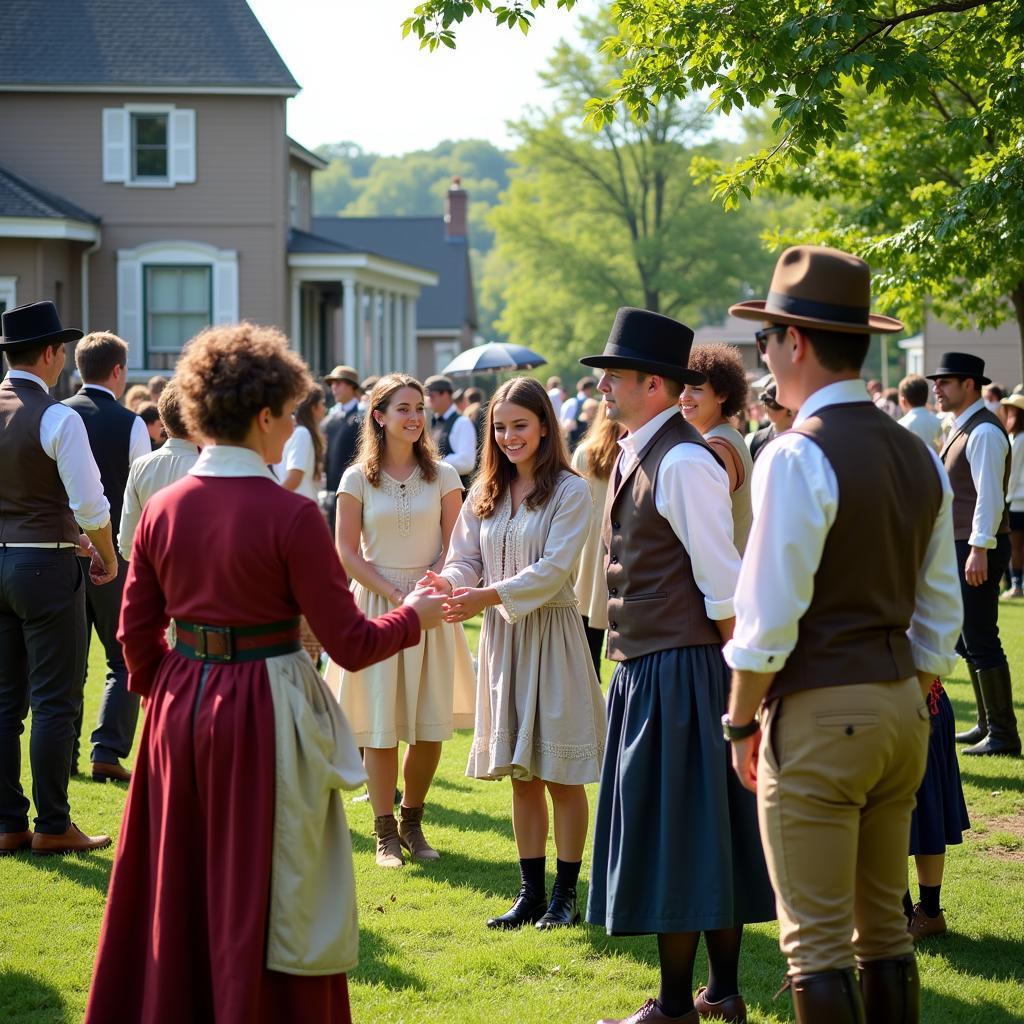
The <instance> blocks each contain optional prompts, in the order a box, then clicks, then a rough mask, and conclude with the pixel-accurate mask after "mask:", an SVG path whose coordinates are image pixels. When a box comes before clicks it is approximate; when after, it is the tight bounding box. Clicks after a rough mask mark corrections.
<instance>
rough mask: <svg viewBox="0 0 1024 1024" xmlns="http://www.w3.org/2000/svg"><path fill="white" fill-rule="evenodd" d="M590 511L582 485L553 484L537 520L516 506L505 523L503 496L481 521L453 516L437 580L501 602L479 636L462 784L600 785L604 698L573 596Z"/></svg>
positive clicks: (573, 480)
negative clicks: (490, 590) (490, 591)
mask: <svg viewBox="0 0 1024 1024" xmlns="http://www.w3.org/2000/svg"><path fill="white" fill-rule="evenodd" d="M592 507H593V499H592V498H591V495H590V488H589V487H588V486H587V482H586V481H585V480H582V479H581V478H580V477H578V476H575V475H573V474H570V473H563V474H562V476H561V478H560V479H559V481H558V483H557V485H556V487H555V491H554V493H553V494H552V496H551V498H550V499H549V500H548V502H547V504H545V505H544V506H543V507H541V508H538V509H535V510H531V509H528V508H527V507H526V503H525V502H523V503H522V504H521V505H520V506H519V510H518V511H517V512H516V514H515V515H512V500H511V497H510V495H509V494H508V493H506V494H505V497H504V499H503V500H502V502H501V503H500V505H499V506H498V509H497V511H496V512H495V513H494V515H493V516H491V517H490V518H488V519H483V520H481V519H480V518H478V517H477V516H476V515H475V514H474V513H473V511H472V508H471V505H470V502H469V501H467V502H466V504H465V505H464V506H463V508H462V513H461V514H460V516H459V521H458V523H457V524H456V526H455V530H454V532H453V533H452V540H451V545H450V547H449V551H448V559H447V561H446V563H445V567H444V570H443V573H442V574H443V575H444V576H445V577H446V578H447V579H448V580H449V581H451V583H452V585H453V586H456V587H475V586H478V585H480V580H481V578H482V580H483V584H482V585H483V586H485V587H494V588H495V589H496V590H497V592H498V594H499V595H500V596H501V604H499V605H497V606H495V607H492V608H488V609H487V610H486V611H485V612H484V622H483V628H482V630H481V632H480V651H479V657H478V662H479V668H478V678H477V702H476V727H475V735H474V737H473V746H472V749H471V750H470V753H469V764H468V766H467V768H466V774H467V775H469V776H471V777H473V778H478V779H497V778H501V777H502V776H505V775H512V776H514V777H515V778H517V779H524V780H529V779H531V778H533V777H535V776H536V777H538V778H541V779H544V780H545V781H548V782H560V783H564V784H567V785H576V784H581V783H585V782H596V781H597V780H598V777H599V776H600V773H601V759H602V757H603V756H604V737H605V709H604V698H603V697H602V695H601V689H600V686H599V685H598V681H597V676H596V674H595V673H594V664H593V661H592V660H591V657H590V649H589V647H588V646H587V640H586V635H585V634H584V632H583V620H582V619H581V618H580V613H579V609H578V608H577V607H576V595H575V594H574V593H573V578H574V576H575V573H576V566H577V564H578V562H579V557H580V552H581V551H582V550H583V545H584V543H585V542H586V539H587V532H588V529H589V524H590V517H591V509H592Z"/></svg>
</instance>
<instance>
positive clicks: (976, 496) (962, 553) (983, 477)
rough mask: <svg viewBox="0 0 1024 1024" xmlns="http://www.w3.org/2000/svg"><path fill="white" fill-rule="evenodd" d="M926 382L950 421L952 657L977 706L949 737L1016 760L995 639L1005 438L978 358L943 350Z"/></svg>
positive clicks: (1006, 554) (1003, 562) (1004, 559)
mask: <svg viewBox="0 0 1024 1024" xmlns="http://www.w3.org/2000/svg"><path fill="white" fill-rule="evenodd" d="M928 379H929V380H930V381H932V384H933V387H934V389H935V400H936V404H937V405H938V407H939V409H941V410H942V411H943V412H948V413H951V414H952V416H953V424H952V426H951V427H950V431H949V436H948V437H947V438H946V442H945V444H944V445H943V446H942V453H941V455H942V463H943V465H944V466H945V467H946V472H947V473H948V474H949V482H950V484H952V487H953V495H954V501H953V538H954V540H955V541H956V555H957V563H958V565H959V567H960V594H961V597H962V598H963V603H964V621H963V629H962V631H961V634H960V640H959V643H958V644H957V652H958V653H959V654H960V655H961V656H962V657H963V658H964V660H965V661H966V662H967V667H968V670H969V671H970V674H971V683H972V685H973V687H974V696H975V700H976V702H977V706H978V716H977V723H976V724H975V726H974V727H973V728H971V729H968V730H966V731H965V732H961V733H957V737H956V738H957V741H958V742H960V743H969V744H971V745H970V746H968V747H965V748H964V751H963V752H964V753H965V754H970V755H975V754H1006V755H1010V756H1017V755H1018V754H1020V751H1021V741H1020V733H1019V732H1018V731H1017V718H1016V715H1015V714H1014V711H1013V690H1012V684H1011V679H1010V666H1009V664H1008V662H1007V660H1006V654H1005V653H1004V651H1003V645H1002V642H1001V641H1000V639H999V583H1000V580H1001V579H1002V578H1003V573H1005V572H1006V567H1007V565H1009V562H1010V520H1009V515H1008V513H1007V509H1006V492H1007V487H1008V485H1009V482H1010V468H1011V465H1010V439H1009V437H1008V436H1007V433H1006V428H1005V427H1004V426H1003V422H1002V420H1001V419H1000V418H999V417H998V416H996V414H995V413H993V412H992V411H991V410H990V409H988V408H987V407H986V405H985V402H984V400H983V399H982V395H981V389H982V388H983V387H984V386H985V385H986V384H988V383H990V381H989V379H988V377H986V376H985V363H984V360H982V359H979V358H978V356H975V355H971V354H970V353H968V352H946V353H945V354H944V355H943V357H942V363H941V365H940V366H939V368H938V369H937V370H936V371H935V372H934V373H930V374H928Z"/></svg>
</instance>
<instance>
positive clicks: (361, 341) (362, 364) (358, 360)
mask: <svg viewBox="0 0 1024 1024" xmlns="http://www.w3.org/2000/svg"><path fill="white" fill-rule="evenodd" d="M364 297H365V292H364V290H363V286H362V285H361V284H360V283H359V282H358V281H357V282H356V333H355V355H354V357H353V359H352V365H353V366H354V367H355V368H356V369H357V370H358V371H359V379H360V380H362V379H363V378H364V377H367V376H369V374H368V373H367V370H366V310H365V309H364V308H363V299H364Z"/></svg>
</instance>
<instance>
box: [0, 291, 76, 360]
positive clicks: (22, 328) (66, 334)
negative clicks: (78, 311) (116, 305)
mask: <svg viewBox="0 0 1024 1024" xmlns="http://www.w3.org/2000/svg"><path fill="white" fill-rule="evenodd" d="M2 323H3V328H2V332H0V351H3V352H16V351H18V349H23V348H28V347H29V346H31V345H40V344H42V343H43V342H49V343H50V344H51V345H58V344H61V343H62V342H65V341H78V339H79V338H80V337H81V336H82V332H81V331H80V330H78V329H77V328H75V327H67V328H65V327H64V326H62V324H61V322H60V317H59V316H57V307H56V306H55V305H54V304H53V303H52V302H50V301H49V300H48V299H47V300H46V301H44V302H30V303H29V304H28V305H27V306H15V307H14V309H8V310H5V311H4V315H3V320H2Z"/></svg>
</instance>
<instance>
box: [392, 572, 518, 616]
mask: <svg viewBox="0 0 1024 1024" xmlns="http://www.w3.org/2000/svg"><path fill="white" fill-rule="evenodd" d="M497 603H498V595H497V592H496V591H495V590H494V589H493V588H491V587H486V588H482V587H455V588H454V589H453V588H452V585H451V583H450V582H449V581H448V580H446V579H445V578H444V577H443V576H440V575H438V574H437V573H436V572H433V571H431V570H430V569H428V570H427V572H426V573H425V574H424V575H423V577H422V578H421V579H419V580H417V581H416V589H415V590H413V591H412V592H411V593H409V594H407V595H406V597H405V599H404V600H403V601H402V604H403V605H408V606H409V607H410V608H412V609H413V610H414V611H415V612H416V614H417V615H418V616H419V620H420V626H421V628H423V629H433V627H434V626H439V625H440V624H441V623H442V622H465V621H466V619H471V618H472V617H473V616H474V615H478V614H479V613H480V612H481V611H483V610H484V608H486V607H488V606H489V605H492V604H497Z"/></svg>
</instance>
